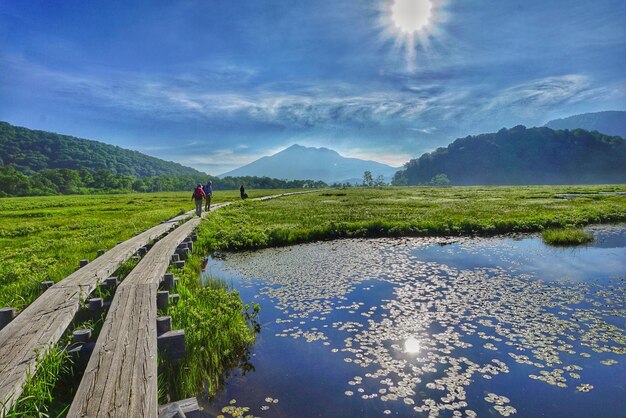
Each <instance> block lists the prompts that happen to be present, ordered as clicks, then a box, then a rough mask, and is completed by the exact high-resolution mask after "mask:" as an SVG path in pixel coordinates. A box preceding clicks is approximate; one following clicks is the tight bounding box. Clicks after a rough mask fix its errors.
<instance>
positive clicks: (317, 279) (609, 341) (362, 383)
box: [200, 226, 626, 417]
mask: <svg viewBox="0 0 626 418" xmlns="http://www.w3.org/2000/svg"><path fill="white" fill-rule="evenodd" d="M592 232H593V234H594V237H595V242H594V243H593V244H592V245H590V246H587V247H582V248H581V247H578V248H575V249H572V248H566V249H559V248H551V247H548V246H546V245H544V244H543V243H542V241H541V238H539V237H538V236H528V235H526V236H520V237H516V238H512V237H496V238H489V239H486V238H461V239H444V238H400V239H368V240H365V239H348V240H339V241H332V242H318V243H312V244H306V245H299V246H295V247H287V248H279V249H267V250H262V251H256V252H247V253H238V254H228V255H226V256H224V257H223V258H220V259H215V258H213V259H211V260H210V261H209V266H208V268H207V271H206V272H205V273H204V274H205V275H212V276H217V277H220V278H222V279H225V280H227V282H229V283H231V284H232V286H233V287H234V288H235V289H237V290H238V291H239V292H240V294H241V296H242V299H243V300H244V301H245V302H247V303H258V304H259V305H260V306H261V314H260V321H261V325H262V326H261V332H260V334H259V335H258V337H257V343H256V344H255V346H254V348H253V351H252V356H251V360H250V362H251V366H252V367H253V369H252V370H246V372H244V371H243V370H236V371H234V372H233V373H232V374H231V375H230V376H229V378H228V380H227V382H226V385H225V388H224V390H223V391H222V392H220V393H219V394H218V395H217V396H216V398H215V399H212V400H210V401H209V400H207V399H204V400H200V402H201V404H203V407H204V408H205V410H206V411H208V412H211V413H213V414H215V415H220V414H222V415H223V416H226V417H227V416H232V415H236V414H241V413H242V412H244V411H245V413H244V414H243V415H241V416H244V415H248V414H251V416H255V417H382V416H388V415H389V416H400V417H407V416H424V417H428V416H432V417H435V416H442V417H443V416H447V417H474V416H490V417H493V416H496V417H497V416H511V415H515V416H518V417H536V416H550V417H552V416H559V417H591V416H593V417H616V416H626V396H624V394H625V393H626V355H625V354H626V292H625V290H626V227H624V226H609V227H597V228H592ZM204 278H205V279H206V276H205V277H204ZM246 369H247V368H246ZM244 408H245V409H244Z"/></svg>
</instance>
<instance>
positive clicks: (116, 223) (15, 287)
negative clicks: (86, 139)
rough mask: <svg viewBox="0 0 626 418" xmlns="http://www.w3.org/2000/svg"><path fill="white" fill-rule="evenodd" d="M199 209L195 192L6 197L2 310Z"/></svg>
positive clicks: (218, 198)
mask: <svg viewBox="0 0 626 418" xmlns="http://www.w3.org/2000/svg"><path fill="white" fill-rule="evenodd" d="M272 193H276V191H273V190H263V191H259V192H258V193H257V192H255V193H254V197H256V196H257V195H258V196H263V195H267V194H272ZM235 199H239V192H238V191H224V192H221V191H219V192H216V193H215V195H214V202H215V203H219V202H224V201H229V200H235ZM193 208H194V206H193V202H192V201H191V191H190V192H189V193H182V192H168V193H146V194H125V195H93V196H46V197H19V198H2V199H0V307H5V306H13V307H16V308H17V309H18V310H21V309H23V308H24V307H26V306H28V305H29V304H30V303H31V302H32V301H33V300H34V299H35V298H37V297H38V296H39V283H41V282H42V281H46V280H52V281H54V282H57V281H59V280H61V279H63V278H65V277H66V276H68V275H69V274H71V273H72V272H74V271H75V270H76V269H77V268H78V263H79V261H80V260H81V259H89V260H93V259H94V258H95V257H96V253H97V252H98V250H99V249H105V250H108V249H111V248H113V247H114V246H115V245H116V244H117V242H118V241H124V240H127V239H129V238H131V237H132V236H133V235H136V234H138V233H140V232H142V231H145V230H146V229H148V228H150V227H152V226H154V225H156V224H158V223H159V222H162V221H164V220H167V219H170V218H173V217H174V216H176V215H178V214H180V213H184V212H186V211H188V210H191V209H193Z"/></svg>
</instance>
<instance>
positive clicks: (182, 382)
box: [159, 236, 259, 403]
mask: <svg viewBox="0 0 626 418" xmlns="http://www.w3.org/2000/svg"><path fill="white" fill-rule="evenodd" d="M207 248H208V243H207V241H206V238H204V239H203V237H202V236H201V237H200V238H199V240H198V241H196V244H195V245H194V255H192V256H191V257H189V258H188V259H187V262H186V263H185V267H184V269H182V270H172V272H174V273H176V275H177V276H178V277H179V278H180V280H179V283H178V285H177V288H176V292H177V293H178V294H179V296H180V300H179V302H178V304H177V305H175V306H170V307H169V312H168V314H169V315H171V316H172V322H173V327H174V329H184V330H185V345H186V356H185V358H184V359H183V361H182V363H181V364H180V365H177V366H174V365H172V364H171V363H170V362H168V361H166V360H164V359H162V358H161V359H159V374H160V379H159V384H160V387H159V394H160V396H161V399H160V401H161V403H166V402H169V401H171V400H173V399H183V398H185V397H189V396H196V395H197V394H198V392H199V391H200V389H203V390H204V391H205V392H206V393H208V394H209V395H213V394H215V393H216V391H217V390H218V389H219V388H220V387H221V385H222V384H223V381H224V378H225V373H227V371H228V370H229V369H231V368H232V367H235V366H239V367H242V368H244V369H245V368H246V367H249V364H248V348H249V346H250V345H251V344H252V343H253V342H254V336H255V333H256V331H257V330H258V324H257V323H256V317H257V314H258V312H259V311H258V309H259V308H258V305H254V306H248V305H245V304H244V303H243V302H242V301H241V298H240V297H239V294H238V293H237V292H236V291H234V290H231V289H229V288H228V286H227V285H226V283H225V282H224V281H221V280H219V279H216V278H211V279H209V282H208V283H206V285H204V286H203V285H202V283H201V282H200V279H199V277H200V264H201V259H202V258H201V255H203V254H205V253H206V251H207Z"/></svg>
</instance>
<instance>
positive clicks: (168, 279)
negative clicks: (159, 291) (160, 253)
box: [163, 273, 176, 290]
mask: <svg viewBox="0 0 626 418" xmlns="http://www.w3.org/2000/svg"><path fill="white" fill-rule="evenodd" d="M163 281H164V282H165V288H166V289H167V290H173V289H174V287H175V286H176V278H175V277H174V275H173V274H172V273H167V274H165V276H163Z"/></svg>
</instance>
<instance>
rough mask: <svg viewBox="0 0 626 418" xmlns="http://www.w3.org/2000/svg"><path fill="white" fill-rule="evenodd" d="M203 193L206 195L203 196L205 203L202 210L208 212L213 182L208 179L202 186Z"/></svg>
mask: <svg viewBox="0 0 626 418" xmlns="http://www.w3.org/2000/svg"><path fill="white" fill-rule="evenodd" d="M204 194H205V195H206V197H205V199H206V200H205V202H206V203H205V204H204V211H205V212H208V211H209V209H210V208H211V196H213V182H211V181H209V182H208V183H207V184H206V186H204Z"/></svg>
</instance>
